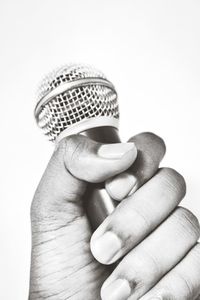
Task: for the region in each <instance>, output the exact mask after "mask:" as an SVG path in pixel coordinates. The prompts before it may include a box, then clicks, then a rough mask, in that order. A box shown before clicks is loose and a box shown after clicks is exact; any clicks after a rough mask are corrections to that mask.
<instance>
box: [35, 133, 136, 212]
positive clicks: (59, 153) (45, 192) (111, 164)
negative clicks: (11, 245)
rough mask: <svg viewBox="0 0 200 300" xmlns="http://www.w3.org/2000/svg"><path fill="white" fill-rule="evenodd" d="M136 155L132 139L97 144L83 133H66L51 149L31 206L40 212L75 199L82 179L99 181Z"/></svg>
mask: <svg viewBox="0 0 200 300" xmlns="http://www.w3.org/2000/svg"><path fill="white" fill-rule="evenodd" d="M136 155H137V150H136V147H135V145H134V143H117V144H101V143H97V142H95V141H93V140H91V139H89V138H87V137H85V136H81V135H72V136H69V137H67V138H65V139H63V140H62V141H61V142H60V144H59V146H58V147H57V149H56V150H55V152H54V153H53V155H52V158H51V159H50V162H49V164H48V166H47V168H46V171H45V172H44V175H43V177H42V179H41V181H40V184H39V186H38V189H37V191H36V194H35V198H34V201H33V204H32V206H34V207H35V206H37V211H38V210H39V211H40V213H42V210H44V211H46V210H47V208H49V205H50V204H53V206H54V208H55V205H60V204H61V203H66V201H67V202H69V201H70V202H72V201H78V200H80V199H81V196H82V195H83V193H84V192H85V188H86V185H87V184H86V182H93V183H94V182H95V183H96V182H103V181H105V180H106V179H108V178H110V177H112V176H114V175H116V174H119V173H121V172H123V171H125V170H126V169H127V168H129V167H130V166H131V165H132V163H133V162H134V160H135V159H136ZM38 206H39V207H38ZM46 212H47V211H46Z"/></svg>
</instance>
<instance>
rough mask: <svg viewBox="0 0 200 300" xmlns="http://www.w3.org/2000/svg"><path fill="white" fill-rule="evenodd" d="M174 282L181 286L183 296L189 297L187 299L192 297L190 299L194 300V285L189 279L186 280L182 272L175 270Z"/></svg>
mask: <svg viewBox="0 0 200 300" xmlns="http://www.w3.org/2000/svg"><path fill="white" fill-rule="evenodd" d="M173 278H174V282H178V283H179V285H180V286H181V287H182V292H183V294H185V295H187V297H190V298H189V299H193V296H194V288H193V286H192V283H191V281H190V280H189V279H187V278H186V276H184V275H183V274H182V273H180V271H179V272H178V271H177V270H174V274H173Z"/></svg>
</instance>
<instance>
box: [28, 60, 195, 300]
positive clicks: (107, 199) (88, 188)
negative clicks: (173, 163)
mask: <svg viewBox="0 0 200 300" xmlns="http://www.w3.org/2000/svg"><path fill="white" fill-rule="evenodd" d="M99 74H101V73H99V72H98V71H96V70H92V71H91V69H90V68H88V67H85V66H70V67H67V68H65V67H64V68H62V69H59V70H57V71H56V72H54V73H53V74H52V75H51V76H50V77H49V76H48V78H47V79H46V81H44V82H43V83H42V85H43V89H42V91H41V92H42V93H41V94H42V97H41V99H40V101H39V103H38V105H37V107H36V110H35V115H36V119H37V120H38V123H39V126H40V127H42V128H43V129H44V130H45V133H46V134H47V135H48V136H49V137H50V139H51V140H56V141H57V143H58V145H57V147H56V150H55V152H54V154H53V156H52V158H51V160H50V162H49V164H48V166H47V169H46V171H45V173H44V175H43V177H42V180H41V182H40V184H39V186H38V189H37V191H36V194H35V197H34V200H33V203H32V210H31V214H32V240H33V244H32V266H31V284H30V296H29V298H30V299H31V300H33V299H44V298H45V299H56V300H58V299H59V300H60V299H76V300H79V299H80V300H81V299H89V300H93V299H99V298H100V288H101V285H102V283H103V282H104V281H105V280H106V281H105V282H104V284H103V287H102V290H101V297H102V299H106V300H110V299H113V300H121V299H142V300H148V299H156V297H158V296H159V297H163V298H160V299H167V298H164V297H168V298H169V297H171V298H172V297H174V299H190V300H191V299H195V297H196V296H197V295H198V293H199V287H200V282H199V280H198V278H199V277H200V276H199V275H200V268H199V264H197V263H195V262H197V260H198V259H199V256H200V255H199V253H200V250H199V245H198V244H196V243H197V240H198V237H199V225H198V222H197V220H196V218H195V217H194V216H193V215H192V213H191V212H189V211H188V210H186V209H184V208H176V206H177V205H178V204H179V202H180V201H181V199H182V198H183V196H184V194H185V183H184V180H183V178H182V177H181V176H180V175H179V174H178V173H177V172H176V171H174V170H172V169H168V168H163V169H160V170H158V166H159V163H160V161H161V159H162V157H163V155H164V152H165V146H164V143H163V141H162V140H161V139H160V138H159V137H157V136H155V135H154V134H151V133H144V134H140V135H137V136H135V137H133V138H131V139H130V141H129V143H119V138H118V136H117V131H116V129H114V128H116V126H117V122H116V121H117V119H118V109H117V102H116V99H117V98H116V92H115V89H114V87H113V85H112V84H110V83H109V82H108V81H107V80H106V79H105V76H104V75H101V76H100V75H99ZM99 77H101V78H99ZM102 112H103V114H104V115H102ZM114 119H116V120H114ZM80 132H81V134H77V133H80ZM64 136H66V137H64ZM102 182H105V184H103V183H102ZM144 183H145V184H144ZM136 190H137V191H136ZM130 192H131V193H130ZM113 199H117V200H118V201H119V202H120V201H121V200H123V201H121V202H120V204H119V205H118V206H117V208H115V209H114V206H116V202H115V200H113ZM86 212H87V214H86ZM111 212H112V213H111ZM110 213H111V214H110ZM103 219H105V220H104V221H103ZM89 221H90V223H92V226H93V229H94V228H96V227H97V226H98V225H99V227H98V228H97V230H96V231H95V232H94V233H93V235H92V231H91V227H90V223H89ZM102 221H103V222H102ZM101 222H102V223H101ZM100 223H101V224H100ZM91 235H92V239H91V244H90V238H91ZM91 250H92V253H93V255H94V257H95V258H96V260H95V259H94V258H93V256H92V254H91ZM119 259H122V260H121V261H120V262H119V264H118V266H117V267H116V268H115V270H114V271H113V272H112V274H110V269H109V267H108V266H105V264H112V263H114V262H117V261H118V260H119ZM97 261H99V262H100V263H101V264H100V263H98V262H97ZM191 267H192V272H191V271H190V272H188V268H190V269H191ZM170 270H171V271H170ZM169 271H170V272H169ZM187 282H189V284H191V289H188V288H187V285H186V283H187Z"/></svg>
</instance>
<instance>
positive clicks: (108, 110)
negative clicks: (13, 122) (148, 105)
mask: <svg viewBox="0 0 200 300" xmlns="http://www.w3.org/2000/svg"><path fill="white" fill-rule="evenodd" d="M38 95H39V96H38V103H37V105H36V108H35V117H36V121H37V123H38V125H39V127H40V128H41V129H42V130H43V131H44V133H45V135H47V136H48V138H49V140H50V141H55V140H56V139H57V137H58V136H59V135H60V134H61V133H62V132H63V131H64V130H66V129H68V128H70V127H72V126H75V125H76V124H80V123H81V122H84V121H86V120H89V119H93V118H98V117H106V118H107V119H109V118H111V119H118V118H119V110H118V103H117V93H116V91H115V89H114V87H113V85H112V84H111V83H110V82H109V81H108V80H107V79H106V77H105V76H104V75H103V73H101V72H100V71H98V70H96V69H94V68H92V67H90V66H84V65H68V66H64V67H61V68H59V69H57V70H55V71H53V72H52V73H50V74H49V75H48V76H47V77H45V79H44V80H43V81H42V82H41V85H40V87H39V92H38Z"/></svg>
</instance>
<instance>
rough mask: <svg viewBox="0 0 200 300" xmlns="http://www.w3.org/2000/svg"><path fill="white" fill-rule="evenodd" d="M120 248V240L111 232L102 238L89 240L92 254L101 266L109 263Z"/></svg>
mask: <svg viewBox="0 0 200 300" xmlns="http://www.w3.org/2000/svg"><path fill="white" fill-rule="evenodd" d="M121 247H122V243H121V241H120V239H119V238H118V237H117V236H116V235H115V234H114V233H113V232H111V231H107V232H106V233H104V234H103V235H102V236H100V237H98V238H94V239H92V240H91V251H92V254H93V255H94V257H95V258H96V259H97V260H98V261H99V262H100V263H102V264H109V263H111V262H112V259H113V258H114V256H115V255H116V254H117V253H118V252H119V251H120V250H121Z"/></svg>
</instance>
